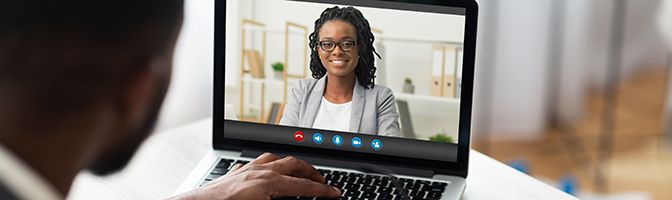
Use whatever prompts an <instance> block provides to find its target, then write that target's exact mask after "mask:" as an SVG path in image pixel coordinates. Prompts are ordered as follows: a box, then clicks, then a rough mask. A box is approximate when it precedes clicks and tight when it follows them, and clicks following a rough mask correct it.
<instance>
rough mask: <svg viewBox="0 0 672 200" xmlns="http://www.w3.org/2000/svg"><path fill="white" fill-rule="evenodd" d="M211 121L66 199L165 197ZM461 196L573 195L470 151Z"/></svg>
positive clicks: (152, 146) (204, 142) (195, 157)
mask: <svg viewBox="0 0 672 200" xmlns="http://www.w3.org/2000/svg"><path fill="white" fill-rule="evenodd" d="M211 133H212V132H211V121H210V120H209V119H208V120H202V121H198V122H195V123H191V124H187V125H185V126H180V127H176V128H173V129H170V130H166V131H164V132H162V133H160V134H155V135H154V136H152V137H151V138H150V139H149V140H148V141H147V142H146V143H145V145H143V146H142V148H141V149H140V150H139V152H138V153H137V155H136V157H135V159H133V161H131V163H130V164H129V166H128V167H127V168H126V169H125V170H124V171H122V172H120V173H118V174H116V175H113V176H110V177H105V178H101V177H96V176H93V175H91V174H89V173H82V174H80V175H79V176H78V177H77V179H76V180H75V183H74V184H73V186H72V188H71V190H70V195H69V196H68V199H161V198H167V197H169V196H170V195H171V194H172V193H173V192H174V191H175V190H176V189H177V187H178V186H179V185H180V183H182V180H184V179H185V177H186V176H187V175H188V174H189V172H190V171H191V170H192V168H193V167H194V166H196V164H197V162H198V161H199V160H200V159H201V158H202V156H203V155H205V153H206V152H207V150H208V149H210V148H211V146H212V145H211V140H210V139H211ZM470 159H471V160H470V163H469V176H468V177H467V188H466V191H465V194H464V199H488V200H490V199H516V200H518V199H575V198H574V197H572V196H569V195H567V194H565V193H563V192H561V191H559V190H556V189H554V188H552V187H550V186H548V185H546V184H544V183H542V182H541V181H538V180H536V179H534V178H532V177H530V176H527V175H525V174H522V173H520V172H518V171H516V170H514V169H513V168H510V167H508V166H506V165H504V164H502V163H500V162H498V161H496V160H494V159H492V158H490V157H487V156H485V155H483V154H481V153H479V152H477V151H471V158H470Z"/></svg>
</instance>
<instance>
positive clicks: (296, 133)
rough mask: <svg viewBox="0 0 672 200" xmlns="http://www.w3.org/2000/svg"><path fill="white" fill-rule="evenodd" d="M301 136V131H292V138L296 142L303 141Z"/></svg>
mask: <svg viewBox="0 0 672 200" xmlns="http://www.w3.org/2000/svg"><path fill="white" fill-rule="evenodd" d="M303 138H304V136H303V132H301V131H296V132H294V140H296V142H303Z"/></svg>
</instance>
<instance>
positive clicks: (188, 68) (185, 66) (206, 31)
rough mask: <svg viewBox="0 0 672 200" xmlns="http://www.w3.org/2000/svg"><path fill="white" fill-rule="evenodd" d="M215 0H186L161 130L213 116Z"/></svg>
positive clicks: (161, 117) (161, 118)
mask: <svg viewBox="0 0 672 200" xmlns="http://www.w3.org/2000/svg"><path fill="white" fill-rule="evenodd" d="M213 24H214V1H213V0H186V1H185V16H184V24H183V26H182V31H181V33H180V36H179V38H178V41H177V46H176V48H175V55H174V56H175V57H174V58H173V75H172V82H171V85H170V89H169V90H168V94H167V95H166V99H165V101H164V104H163V109H162V110H161V114H160V119H159V122H158V124H157V129H156V130H157V131H160V130H164V129H166V128H170V127H174V126H177V125H181V124H185V123H188V122H192V121H196V120H199V119H203V118H207V117H210V116H211V110H212V86H213V84H212V81H213V78H212V76H213V73H212V72H213V69H212V67H213V43H214V37H213V35H214V34H213V33H214V27H213Z"/></svg>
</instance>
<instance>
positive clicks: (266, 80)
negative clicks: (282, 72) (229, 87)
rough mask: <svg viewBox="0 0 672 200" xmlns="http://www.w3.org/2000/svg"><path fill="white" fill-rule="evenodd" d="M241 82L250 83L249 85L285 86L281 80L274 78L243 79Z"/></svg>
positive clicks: (247, 77)
mask: <svg viewBox="0 0 672 200" xmlns="http://www.w3.org/2000/svg"><path fill="white" fill-rule="evenodd" d="M242 80H243V81H245V82H250V83H263V84H269V85H270V84H275V85H283V84H285V82H284V81H282V80H277V79H275V78H254V77H249V76H246V77H243V78H242Z"/></svg>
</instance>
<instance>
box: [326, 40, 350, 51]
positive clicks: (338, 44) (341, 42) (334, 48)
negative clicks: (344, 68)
mask: <svg viewBox="0 0 672 200" xmlns="http://www.w3.org/2000/svg"><path fill="white" fill-rule="evenodd" d="M324 42H333V43H334V44H336V45H334V47H333V48H331V49H330V50H327V49H324V47H323V46H322V43H324ZM344 42H352V44H353V45H352V47H350V48H348V49H344V48H343V43H344ZM317 46H318V47H319V48H320V49H322V51H326V52H332V51H334V50H336V46H338V48H341V51H343V52H349V51H351V50H352V49H354V48H357V41H356V40H350V39H347V40H341V41H338V42H335V41H333V40H322V41H318V42H317Z"/></svg>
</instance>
